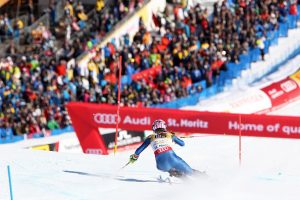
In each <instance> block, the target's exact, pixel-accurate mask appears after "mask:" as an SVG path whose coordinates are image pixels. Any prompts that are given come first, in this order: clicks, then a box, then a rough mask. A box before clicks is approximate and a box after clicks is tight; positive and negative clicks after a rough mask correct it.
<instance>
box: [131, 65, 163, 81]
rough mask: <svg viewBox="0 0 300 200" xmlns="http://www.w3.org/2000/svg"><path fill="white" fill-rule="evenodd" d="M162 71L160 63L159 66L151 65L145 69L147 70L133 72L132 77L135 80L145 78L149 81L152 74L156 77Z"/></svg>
mask: <svg viewBox="0 0 300 200" xmlns="http://www.w3.org/2000/svg"><path fill="white" fill-rule="evenodd" d="M160 72H161V66H160V65H158V66H154V67H151V68H149V69H145V70H143V71H141V72H139V73H136V74H133V75H132V76H131V79H132V80H134V81H138V80H141V79H145V80H146V82H148V80H149V77H150V76H151V77H152V78H154V77H156V75H157V74H159V73H160Z"/></svg>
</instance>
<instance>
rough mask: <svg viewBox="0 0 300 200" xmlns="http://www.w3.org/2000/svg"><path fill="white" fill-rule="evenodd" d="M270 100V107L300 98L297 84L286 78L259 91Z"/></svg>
mask: <svg viewBox="0 0 300 200" xmlns="http://www.w3.org/2000/svg"><path fill="white" fill-rule="evenodd" d="M261 90H262V91H264V92H265V93H266V94H267V95H268V96H269V98H270V100H271V102H272V107H277V106H281V105H283V104H285V103H286V102H290V101H291V100H293V99H296V98H298V97H299V96H300V87H299V85H298V84H297V82H296V81H295V80H294V79H292V78H290V77H288V78H286V79H283V80H281V81H278V82H276V83H273V84H271V85H269V86H267V87H264V88H262V89H261Z"/></svg>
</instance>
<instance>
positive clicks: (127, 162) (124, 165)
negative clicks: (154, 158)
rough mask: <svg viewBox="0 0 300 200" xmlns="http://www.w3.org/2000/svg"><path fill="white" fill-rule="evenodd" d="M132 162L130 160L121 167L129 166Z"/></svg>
mask: <svg viewBox="0 0 300 200" xmlns="http://www.w3.org/2000/svg"><path fill="white" fill-rule="evenodd" d="M130 163H131V162H130V161H128V162H127V163H126V164H125V165H124V166H123V167H122V168H121V169H124V168H125V167H127V165H129V164H130Z"/></svg>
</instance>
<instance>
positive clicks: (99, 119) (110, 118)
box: [94, 113, 121, 124]
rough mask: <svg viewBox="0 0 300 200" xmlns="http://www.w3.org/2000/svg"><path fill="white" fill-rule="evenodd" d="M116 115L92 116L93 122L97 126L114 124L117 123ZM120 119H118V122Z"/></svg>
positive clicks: (101, 114) (100, 114)
mask: <svg viewBox="0 0 300 200" xmlns="http://www.w3.org/2000/svg"><path fill="white" fill-rule="evenodd" d="M116 119H117V115H116V114H108V113H96V114H94V120H95V122H96V123H97V124H116V123H117V120H116ZM120 121H121V118H120V117H119V122H120Z"/></svg>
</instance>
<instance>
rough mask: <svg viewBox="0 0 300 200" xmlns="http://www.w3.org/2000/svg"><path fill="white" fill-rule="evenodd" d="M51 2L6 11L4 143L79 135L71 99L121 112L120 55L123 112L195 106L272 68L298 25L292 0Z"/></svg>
mask: <svg viewBox="0 0 300 200" xmlns="http://www.w3.org/2000/svg"><path fill="white" fill-rule="evenodd" d="M29 2H31V3H33V2H32V1H29ZM34 2H36V3H37V2H39V1H34ZM50 2H51V3H49V5H44V6H41V8H39V6H37V5H39V4H37V5H36V6H35V8H34V11H35V12H31V11H30V9H29V11H28V12H27V13H20V14H16V13H14V12H12V11H11V13H9V12H7V9H6V11H5V10H1V13H0V46H1V52H0V76H1V77H0V103H1V109H0V127H1V129H0V130H1V131H0V132H1V133H0V135H1V139H0V141H1V142H2V143H6V142H12V141H18V140H22V139H23V138H24V135H26V137H44V136H46V135H50V134H59V133H61V132H66V131H69V130H73V129H72V123H71V120H70V117H69V115H68V112H67V110H66V104H68V103H69V102H75V101H79V102H89V103H103V104H112V105H116V104H117V93H118V87H117V83H118V73H119V68H118V64H119V63H118V62H119V58H120V56H121V58H122V61H121V65H122V71H121V73H122V78H121V83H122V84H121V85H122V90H121V106H124V107H164V108H179V107H182V106H186V105H191V104H196V103H197V102H198V101H199V99H200V100H201V99H206V98H208V97H210V96H213V95H215V94H217V93H220V92H222V91H224V88H226V87H230V86H231V85H232V82H233V80H234V79H235V78H238V77H241V73H242V71H243V70H247V69H249V68H250V67H251V64H252V63H255V62H258V61H264V60H266V61H267V59H268V56H266V55H267V54H268V52H269V49H270V48H271V47H272V46H275V45H277V44H278V39H279V38H280V37H288V30H289V29H297V21H298V20H299V19H300V14H299V12H298V9H299V8H300V7H299V5H298V2H297V1H287V0H278V1H277V0H275V1H243V0H236V1H235V0H227V1H204V2H202V1H191V0H190V1H188V0H186V1H177V0H168V1H154V0H152V1H149V0H135V1H117V0H114V1H104V0H97V1H96V3H95V2H94V3H93V4H91V3H90V1H84V0H82V1H77V0H64V1H50ZM199 2H200V3H199ZM28 5H30V3H29V4H28ZM29 7H30V6H29ZM46 8H47V9H46ZM22 14H24V15H22Z"/></svg>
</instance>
